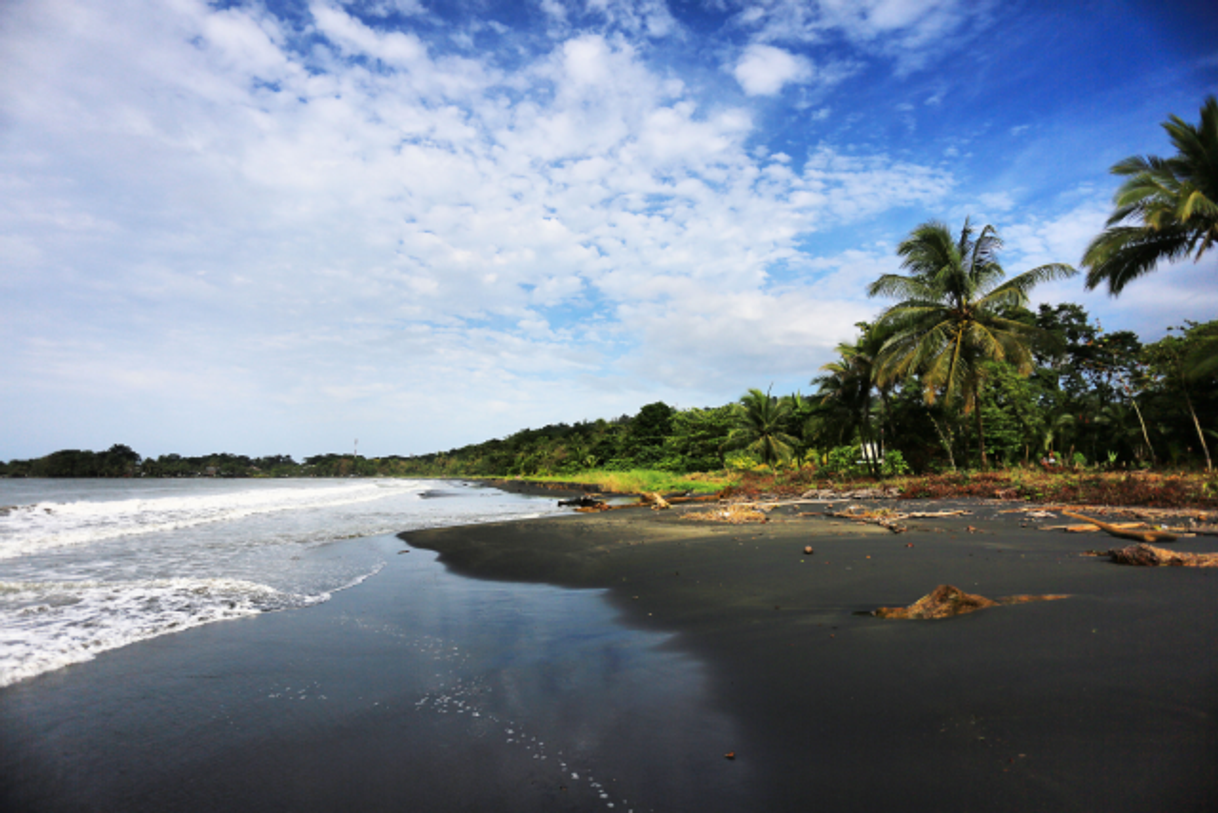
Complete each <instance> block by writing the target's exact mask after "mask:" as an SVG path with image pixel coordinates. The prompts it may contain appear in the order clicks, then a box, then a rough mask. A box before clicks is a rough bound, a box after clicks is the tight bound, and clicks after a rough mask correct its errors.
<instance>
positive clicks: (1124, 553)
mask: <svg viewBox="0 0 1218 813" xmlns="http://www.w3.org/2000/svg"><path fill="white" fill-rule="evenodd" d="M1086 555H1088V556H1108V557H1111V558H1112V561H1114V562H1116V563H1117V564H1118V565H1135V566H1138V567H1218V553H1185V552H1184V551H1174V550H1168V549H1167V548H1156V547H1155V546H1154V545H1147V544H1146V543H1145V542H1143V543H1142V544H1139V545H1130V546H1128V547H1125V548H1113V549H1112V550H1106V551H1087V554H1086Z"/></svg>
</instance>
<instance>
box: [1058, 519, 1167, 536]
mask: <svg viewBox="0 0 1218 813" xmlns="http://www.w3.org/2000/svg"><path fill="white" fill-rule="evenodd" d="M1112 527H1114V528H1120V529H1121V530H1123V531H1128V530H1132V529H1134V528H1145V527H1146V523H1145V522H1114V523H1112ZM1040 529H1041V530H1042V531H1065V532H1066V533H1071V534H1091V533H1097V532H1098V531H1100V530H1102V529H1101V528H1100V527H1099V526H1098V525H1091V524H1089V523H1084V524H1081V525H1042V526H1041V528H1040Z"/></svg>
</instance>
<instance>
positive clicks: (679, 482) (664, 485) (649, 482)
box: [520, 469, 740, 494]
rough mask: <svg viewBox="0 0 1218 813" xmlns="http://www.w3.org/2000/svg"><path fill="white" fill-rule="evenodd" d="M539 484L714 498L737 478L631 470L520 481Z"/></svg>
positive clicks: (593, 472) (624, 492) (583, 472)
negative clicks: (589, 484) (588, 485)
mask: <svg viewBox="0 0 1218 813" xmlns="http://www.w3.org/2000/svg"><path fill="white" fill-rule="evenodd" d="M520 479H522V480H536V481H538V482H542V483H555V482H557V483H592V484H595V485H597V486H599V487H600V488H601V489H602V490H603V491H607V492H608V491H612V492H617V493H620V494H637V493H639V492H641V491H658V492H660V493H662V494H669V493H672V492H674V491H693V492H697V493H699V494H714V493H715V492H717V491H722V490H723V489H724V488H726V487H728V486H730V485H735V484H736V483H737V482H739V480H740V477H739V475H736V474H723V473H713V474H673V473H672V472H670V471H656V470H654V469H631V470H629V471H597V470H592V471H581V472H579V473H578V474H556V475H553V476H548V477H522V478H520Z"/></svg>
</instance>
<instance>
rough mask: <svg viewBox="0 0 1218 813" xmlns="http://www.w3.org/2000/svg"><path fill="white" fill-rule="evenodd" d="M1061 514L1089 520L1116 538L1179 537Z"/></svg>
mask: <svg viewBox="0 0 1218 813" xmlns="http://www.w3.org/2000/svg"><path fill="white" fill-rule="evenodd" d="M1062 514H1063V515H1065V516H1067V517H1070V518H1071V519H1081V520H1082V521H1083V522H1090V523H1091V524H1092V525H1095V526H1097V527H1098V528H1099V529H1100V530H1102V531H1105V532H1106V533H1109V534H1111V535H1112V536H1115V537H1117V538H1118V539H1132V540H1133V541H1135V542H1175V541H1176V540H1177V539H1179V538H1180V537H1179V536H1178V535H1176V534H1173V533H1168V532H1167V531H1129V530H1125V529H1123V528H1121V527H1120V526H1118V525H1113V524H1112V523H1109V522H1101V521H1100V520H1098V519H1092V518H1091V517H1085V516H1083V515H1082V514H1075V513H1073V512H1070V511H1062Z"/></svg>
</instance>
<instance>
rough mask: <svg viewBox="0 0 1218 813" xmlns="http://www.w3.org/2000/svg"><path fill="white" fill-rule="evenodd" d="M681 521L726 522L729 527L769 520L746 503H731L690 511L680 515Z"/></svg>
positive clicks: (762, 512) (763, 513)
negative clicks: (705, 509) (706, 509)
mask: <svg viewBox="0 0 1218 813" xmlns="http://www.w3.org/2000/svg"><path fill="white" fill-rule="evenodd" d="M681 519H693V520H701V521H703V522H726V523H728V524H731V525H742V524H744V523H746V522H769V521H770V518H769V517H768V516H766V514H765V512H764V511H760V510H758V509H757V508H756V507H754V506H752V505H749V504H748V503H739V502H737V503H732V504H730V505H727V506H724V507H721V508H712V509H711V510H709V511H690V512H688V513H685V514H682V515H681Z"/></svg>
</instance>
